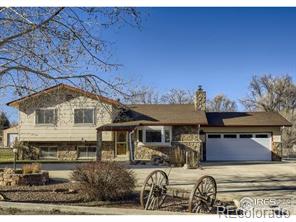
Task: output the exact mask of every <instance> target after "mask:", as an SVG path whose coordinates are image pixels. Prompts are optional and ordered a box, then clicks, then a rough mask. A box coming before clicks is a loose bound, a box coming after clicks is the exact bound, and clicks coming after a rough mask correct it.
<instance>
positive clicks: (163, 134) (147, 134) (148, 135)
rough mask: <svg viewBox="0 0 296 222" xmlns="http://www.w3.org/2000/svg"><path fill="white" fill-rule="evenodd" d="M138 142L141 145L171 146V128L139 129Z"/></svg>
mask: <svg viewBox="0 0 296 222" xmlns="http://www.w3.org/2000/svg"><path fill="white" fill-rule="evenodd" d="M138 141H139V142H140V144H141V143H142V144H149V145H170V144H171V127H170V126H147V127H142V128H140V129H138Z"/></svg>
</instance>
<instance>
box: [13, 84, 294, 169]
mask: <svg viewBox="0 0 296 222" xmlns="http://www.w3.org/2000/svg"><path fill="white" fill-rule="evenodd" d="M8 105H9V106H12V107H15V108H17V109H18V110H19V125H18V126H17V139H18V141H21V142H23V143H24V144H26V145H28V146H31V147H36V149H38V150H39V155H38V158H44V159H46V158H54V159H61V160H74V159H83V158H96V157H97V156H98V155H99V154H101V157H102V159H120V160H151V159H153V158H154V157H155V156H161V157H163V158H166V159H169V161H170V162H172V163H181V164H183V163H184V162H185V159H186V155H187V154H186V153H188V152H187V151H188V150H189V151H190V150H193V151H194V154H196V155H198V158H200V159H201V160H206V161H250V160H280V159H281V156H282V151H281V129H282V128H283V127H289V126H291V123H290V122H288V121H287V120H286V119H285V118H284V117H282V116H281V115H280V114H279V113H276V112H207V111H206V92H205V91H204V90H203V89H201V88H199V89H198V90H197V92H196V95H195V99H194V104H146V105H145V104H133V105H123V104H121V103H120V102H118V101H116V100H112V99H109V98H106V97H103V96H99V95H96V94H93V93H89V92H86V91H84V90H81V89H79V88H76V87H72V86H68V85H65V84H59V85H57V86H54V87H51V88H48V89H45V90H43V91H41V92H38V93H35V94H32V95H30V96H26V97H23V98H20V99H18V100H15V101H12V102H10V103H8Z"/></svg>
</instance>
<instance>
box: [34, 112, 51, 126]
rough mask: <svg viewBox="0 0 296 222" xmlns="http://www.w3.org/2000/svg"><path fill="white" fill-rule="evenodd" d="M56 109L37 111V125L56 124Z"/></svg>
mask: <svg viewBox="0 0 296 222" xmlns="http://www.w3.org/2000/svg"><path fill="white" fill-rule="evenodd" d="M54 123H55V110H54V109H38V110H36V124H54Z"/></svg>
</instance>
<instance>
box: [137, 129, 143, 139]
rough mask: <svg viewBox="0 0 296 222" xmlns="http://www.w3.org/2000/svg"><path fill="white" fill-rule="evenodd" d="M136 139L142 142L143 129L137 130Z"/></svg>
mask: <svg viewBox="0 0 296 222" xmlns="http://www.w3.org/2000/svg"><path fill="white" fill-rule="evenodd" d="M138 140H139V142H143V130H139V131H138Z"/></svg>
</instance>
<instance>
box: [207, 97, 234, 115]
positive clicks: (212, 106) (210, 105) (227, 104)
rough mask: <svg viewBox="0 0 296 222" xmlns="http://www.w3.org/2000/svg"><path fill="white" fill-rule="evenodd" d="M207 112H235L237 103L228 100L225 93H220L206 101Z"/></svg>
mask: <svg viewBox="0 0 296 222" xmlns="http://www.w3.org/2000/svg"><path fill="white" fill-rule="evenodd" d="M207 111H208V112H235V111H237V105H236V102H235V101H232V100H230V99H229V98H227V97H226V96H225V95H223V94H220V95H217V96H215V97H214V98H213V99H212V100H208V101H207Z"/></svg>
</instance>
